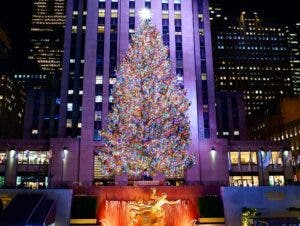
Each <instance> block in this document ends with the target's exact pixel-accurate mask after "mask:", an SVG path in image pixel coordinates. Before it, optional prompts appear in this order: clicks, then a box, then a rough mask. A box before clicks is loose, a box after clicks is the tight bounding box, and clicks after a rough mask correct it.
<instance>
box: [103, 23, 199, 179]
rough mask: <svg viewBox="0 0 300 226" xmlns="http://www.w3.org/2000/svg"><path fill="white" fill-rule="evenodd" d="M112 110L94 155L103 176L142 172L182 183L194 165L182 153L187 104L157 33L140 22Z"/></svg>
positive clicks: (122, 66)
mask: <svg viewBox="0 0 300 226" xmlns="http://www.w3.org/2000/svg"><path fill="white" fill-rule="evenodd" d="M116 74H117V81H116V83H115V85H114V87H113V91H112V95H113V103H114V106H113V109H112V112H111V113H110V114H109V117H108V128H107V129H106V130H103V131H102V132H101V136H102V138H103V140H104V142H105V144H106V146H105V147H104V148H103V150H102V151H101V152H100V153H99V160H100V162H101V165H102V169H101V172H102V173H103V176H108V175H116V174H120V173H123V172H125V173H127V174H128V175H129V176H131V177H139V176H140V175H141V174H142V172H143V171H144V170H145V169H147V170H148V171H149V172H151V173H153V174H154V173H155V172H157V171H159V172H161V173H163V174H164V175H165V176H166V177H168V178H182V177H183V175H184V170H185V169H186V168H189V167H191V166H192V165H193V164H194V163H195V158H194V156H192V155H189V154H188V153H187V149H188V146H189V142H190V138H189V137H190V123H189V120H188V116H187V110H188V108H189V105H190V103H189V101H188V99H187V98H186V97H185V96H186V91H185V90H184V89H182V88H180V86H179V84H178V82H177V79H176V76H175V74H174V73H173V72H172V69H171V64H170V61H169V59H168V49H167V47H165V46H164V45H163V42H162V39H161V35H160V34H159V32H158V30H157V29H156V28H155V27H154V26H153V25H152V24H151V23H150V22H148V21H145V22H143V23H142V25H141V27H140V28H139V29H138V31H137V33H136V34H135V35H133V36H132V42H131V45H130V46H129V49H128V51H127V53H126V55H125V57H124V58H123V60H122V62H121V64H120V67H119V68H118V70H117V73H116Z"/></svg>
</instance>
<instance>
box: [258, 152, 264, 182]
mask: <svg viewBox="0 0 300 226" xmlns="http://www.w3.org/2000/svg"><path fill="white" fill-rule="evenodd" d="M261 152H262V149H261V148H260V149H259V150H258V154H259V161H260V167H261V172H262V186H264V184H265V175H264V167H263V161H262V153H261Z"/></svg>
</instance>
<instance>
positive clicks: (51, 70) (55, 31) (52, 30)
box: [14, 0, 66, 139]
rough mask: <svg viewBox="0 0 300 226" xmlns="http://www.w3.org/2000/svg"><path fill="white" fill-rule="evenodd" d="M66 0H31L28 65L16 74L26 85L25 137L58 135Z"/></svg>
mask: <svg viewBox="0 0 300 226" xmlns="http://www.w3.org/2000/svg"><path fill="white" fill-rule="evenodd" d="M65 7H66V1H65V0H53V1H52V0H34V1H33V6H32V18H31V27H30V43H29V45H30V46H29V53H28V62H26V64H27V66H24V69H23V70H24V71H21V72H20V73H17V74H15V76H14V77H15V78H16V79H18V80H21V81H22V82H23V83H24V85H25V86H26V111H25V112H26V114H25V123H24V132H23V133H24V138H35V139H37V138H48V137H55V136H57V131H58V117H59V116H58V111H59V110H58V108H59V103H60V99H59V92H60V90H59V85H60V84H59V80H60V75H61V67H62V65H61V62H62V55H63V33H64V28H65Z"/></svg>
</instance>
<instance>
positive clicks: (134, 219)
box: [129, 188, 180, 226]
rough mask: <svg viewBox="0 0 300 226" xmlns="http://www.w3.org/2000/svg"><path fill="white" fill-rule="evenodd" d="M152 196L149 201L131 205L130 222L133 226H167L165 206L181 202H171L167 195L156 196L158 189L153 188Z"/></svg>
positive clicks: (131, 203)
mask: <svg viewBox="0 0 300 226" xmlns="http://www.w3.org/2000/svg"><path fill="white" fill-rule="evenodd" d="M151 190H152V194H151V196H150V200H149V201H143V200H140V201H137V202H130V203H129V212H130V221H131V225H132V226H165V211H164V209H163V208H162V206H163V205H165V204H169V205H174V204H178V203H179V202H180V200H177V201H169V200H167V199H166V198H167V194H166V193H162V195H161V196H157V195H156V189H155V188H151Z"/></svg>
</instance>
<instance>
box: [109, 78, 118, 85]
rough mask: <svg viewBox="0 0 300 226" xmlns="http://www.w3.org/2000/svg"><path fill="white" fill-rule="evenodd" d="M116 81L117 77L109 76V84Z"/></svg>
mask: <svg viewBox="0 0 300 226" xmlns="http://www.w3.org/2000/svg"><path fill="white" fill-rule="evenodd" d="M116 81H117V79H116V78H109V84H111V85H113V84H115V83H116Z"/></svg>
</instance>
